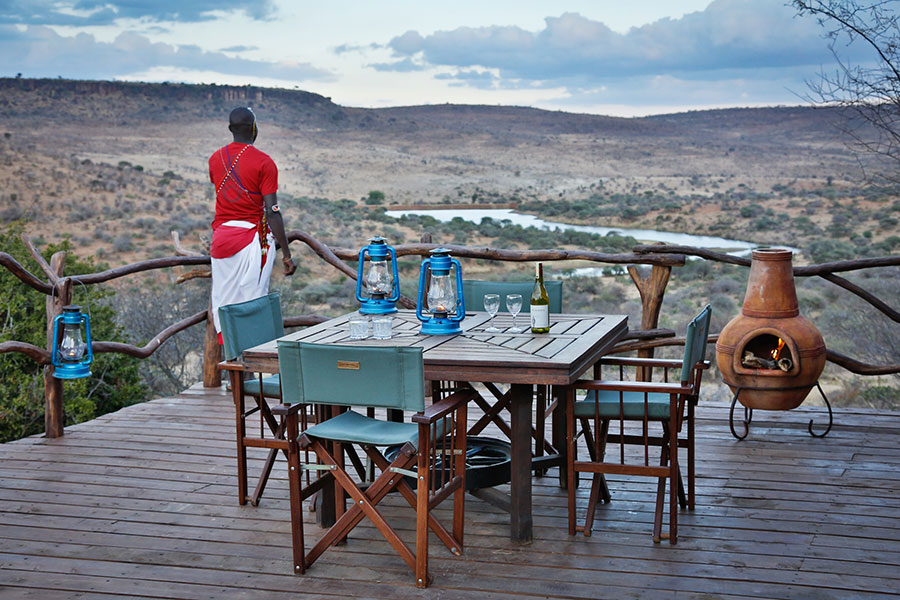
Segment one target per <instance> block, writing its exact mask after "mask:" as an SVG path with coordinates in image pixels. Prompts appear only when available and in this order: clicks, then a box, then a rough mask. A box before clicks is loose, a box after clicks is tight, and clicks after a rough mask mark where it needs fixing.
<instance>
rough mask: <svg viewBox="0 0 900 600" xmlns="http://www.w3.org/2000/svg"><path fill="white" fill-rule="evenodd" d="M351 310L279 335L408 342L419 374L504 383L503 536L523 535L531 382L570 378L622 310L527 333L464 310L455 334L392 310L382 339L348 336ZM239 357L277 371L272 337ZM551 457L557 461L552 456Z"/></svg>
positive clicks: (598, 352) (622, 324)
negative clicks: (506, 469)
mask: <svg viewBox="0 0 900 600" xmlns="http://www.w3.org/2000/svg"><path fill="white" fill-rule="evenodd" d="M356 314H357V313H350V314H346V315H343V316H340V317H337V318H334V319H331V320H330V321H326V322H324V323H320V324H318V325H315V326H312V327H309V328H307V329H303V330H301V331H297V332H294V333H290V334H288V335H286V336H284V337H283V338H280V339H289V340H299V341H304V342H310V343H317V344H349V345H389V346H415V347H420V348H422V349H423V360H424V364H425V378H426V380H429V381H464V382H471V383H481V382H490V383H491V384H509V385H510V390H509V396H510V402H509V412H510V422H509V429H510V436H509V437H510V452H511V457H510V463H511V464H510V494H509V503H508V510H509V513H510V537H511V539H512V540H514V541H517V542H520V543H529V542H531V540H532V490H531V478H532V469H533V465H532V450H531V440H532V405H533V402H534V400H533V398H534V394H533V386H534V385H552V386H566V385H569V384H572V383H574V382H575V381H576V380H577V379H578V378H579V377H580V376H581V375H582V374H583V373H585V372H586V371H587V370H588V369H589V368H590V367H591V366H592V365H593V364H594V363H595V362H596V361H597V359H599V358H600V357H601V356H603V355H604V354H606V353H608V351H609V350H610V348H611V347H612V346H613V345H614V344H615V343H616V342H617V341H618V340H620V339H622V337H623V336H624V335H625V334H626V333H627V331H628V327H627V316H625V315H596V314H594V315H590V314H577V315H576V314H551V315H550V323H551V325H550V332H549V333H546V334H533V333H531V331H530V330H529V329H527V328H526V330H525V331H524V332H521V333H510V332H509V329H510V328H511V327H512V325H513V320H512V316H510V315H509V314H505V313H501V314H499V315H497V316H496V317H495V319H494V321H495V322H494V325H495V326H496V327H497V328H499V329H500V330H501V332H500V333H488V332H486V331H485V329H486V328H487V327H488V326H489V321H490V317H489V315H488V314H487V313H484V312H471V313H468V312H467V313H466V317H465V319H464V320H463V321H462V330H463V331H462V333H459V334H455V335H423V334H421V333H419V329H420V325H421V323H420V322H419V321H418V320H417V318H416V314H415V312H414V311H408V310H401V311H398V312H397V313H394V314H393V315H392V316H393V327H392V330H393V331H392V336H391V338H390V339H385V340H377V339H373V338H372V337H368V338H366V339H361V340H356V339H351V338H350V328H349V323H348V321H349V318H350V317H351V316H353V315H356ZM526 319H527V317H525V318H524V319H523V318H521V317H520V318H519V325H520V326H521V325H524V324H525V323H524V321H525V320H526ZM239 362H240V365H241V368H242V369H244V370H248V371H255V372H264V373H277V372H278V350H277V345H276V341H272V342H269V343H266V344H262V345H260V346H256V347H254V348H250V349H248V350H245V351H244V353H243V355H242V357H241V359H240V361H239ZM232 368H234V363H232ZM376 383H377V382H373V385H374V384H376ZM561 446H562V447H564V444H562V445H561ZM556 464H560V465H564V462H562V460H559V461H557V462H556ZM560 468H564V467H563V466H561V467H560Z"/></svg>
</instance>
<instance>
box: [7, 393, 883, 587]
mask: <svg viewBox="0 0 900 600" xmlns="http://www.w3.org/2000/svg"><path fill="white" fill-rule="evenodd" d="M472 412H476V411H472ZM727 415H728V411H727V406H725V405H722V404H709V403H701V406H700V408H699V409H698V416H699V420H698V480H697V492H698V502H697V510H696V511H694V512H693V513H689V512H686V511H683V512H682V513H681V518H680V520H679V543H678V545H677V546H670V545H669V544H668V543H663V544H660V545H654V544H653V542H652V539H651V536H650V530H651V521H652V510H653V507H652V500H653V497H652V493H651V487H652V486H653V485H654V484H653V483H651V482H650V481H648V480H641V479H634V480H629V479H626V478H615V479H613V480H611V482H610V483H611V484H610V487H611V489H612V493H613V503H612V504H611V505H608V506H604V507H600V509H598V521H599V523H598V524H597V525H596V526H595V532H594V535H593V537H590V538H585V537H583V536H576V537H569V536H568V535H567V533H566V499H565V493H564V492H563V491H562V490H560V489H559V488H558V487H556V485H555V482H556V478H555V477H553V476H552V475H553V474H554V472H551V474H550V475H551V476H547V477H544V478H542V479H536V480H535V488H534V494H535V496H534V514H535V516H534V537H535V541H534V543H533V544H531V545H529V546H518V545H514V544H512V543H511V542H510V541H509V539H508V535H509V521H508V517H507V516H506V515H504V514H503V513H501V512H500V511H499V510H498V509H496V508H494V507H492V506H490V505H488V504H486V503H484V502H482V501H481V500H478V499H476V498H473V497H469V498H468V499H467V503H466V513H467V525H466V552H465V555H464V556H463V557H458V558H457V557H453V556H451V555H450V554H449V553H448V552H446V551H445V549H444V548H443V546H442V545H441V544H439V543H437V542H436V541H435V543H433V544H432V546H431V550H432V552H431V567H432V571H433V574H434V585H433V586H432V587H430V588H429V589H427V590H417V589H416V588H415V587H414V585H413V577H412V573H411V572H410V571H409V570H408V569H407V567H406V565H405V564H403V563H402V561H401V560H400V559H399V558H398V557H397V556H396V555H395V554H394V553H393V551H392V550H391V549H390V548H389V547H388V546H387V544H386V543H385V542H384V541H383V540H381V538H380V535H379V534H378V532H377V531H376V530H375V529H374V528H373V527H372V526H370V525H367V524H365V523H364V524H363V525H361V526H360V527H359V528H357V529H356V530H354V533H353V535H352V536H351V538H350V541H349V543H348V544H346V545H345V546H342V547H340V548H338V549H333V550H331V551H329V552H327V553H326V554H325V555H324V556H323V557H322V558H321V559H320V560H319V561H318V562H317V563H316V564H315V565H313V567H312V568H311V569H310V571H309V572H308V574H307V575H305V576H295V575H293V574H292V573H291V558H290V557H291V550H290V537H289V532H288V527H289V517H288V500H287V486H286V476H285V472H284V463H283V462H280V463H278V464H277V465H276V468H275V472H274V474H273V480H272V481H271V482H270V484H269V489H268V490H267V492H266V495H265V496H264V497H263V500H262V502H261V504H260V506H259V507H255V508H254V507H252V506H249V505H247V506H239V505H238V504H237V501H236V492H235V489H236V484H235V481H236V478H235V461H234V452H235V450H234V441H233V439H234V426H233V408H232V403H231V399H230V396H229V395H228V394H227V393H226V392H225V391H224V389H222V390H217V389H214V390H204V389H203V388H200V387H195V388H192V389H190V390H187V391H186V392H184V393H182V394H181V395H179V396H178V397H174V398H164V399H160V400H155V401H153V402H148V403H145V404H141V405H137V406H133V407H130V408H127V409H124V410H121V411H119V412H117V413H114V414H110V415H106V416H104V417H101V418H99V419H96V420H94V421H90V422H88V423H83V424H81V425H78V426H74V427H70V428H68V429H66V434H65V436H64V437H63V438H60V439H55V440H50V439H44V438H41V437H33V438H28V439H24V440H19V441H17V442H13V443H8V444H4V445H0V501H2V502H0V599H7V598H36V599H42V600H55V599H59V598H81V599H89V600H93V599H104V600H108V599H111V598H126V597H127V598H167V599H190V600H195V599H200V598H210V599H215V600H224V599H230V598H273V599H280V598H285V599H288V598H290V599H292V600H295V599H297V598H302V597H323V598H324V597H355V598H391V599H393V600H401V599H404V598H412V597H415V598H419V597H428V598H479V599H480V600H490V599H494V598H513V597H516V598H522V597H540V598H550V597H553V598H591V599H593V598H663V599H666V598H670V599H674V598H678V599H700V598H809V599H816V600H821V599H827V598H885V597H897V595H898V594H900V569H898V566H900V541H898V540H900V447H898V442H900V413H878V412H873V411H862V410H854V411H849V410H840V411H838V412H837V413H836V415H835V419H836V424H835V426H834V429H833V430H832V432H831V433H830V434H829V436H828V437H827V438H824V439H813V438H811V437H809V435H808V434H807V433H806V423H807V421H808V420H809V418H810V417H811V416H816V417H818V420H819V421H821V418H822V415H821V412H820V411H818V410H815V409H812V410H810V411H807V410H805V409H798V410H794V411H790V412H784V413H771V412H770V413H766V412H761V411H760V412H757V413H756V415H755V419H754V420H755V427H754V429H753V431H752V432H751V434H750V437H749V438H748V439H747V440H745V441H743V442H738V441H736V440H734V439H733V438H732V437H731V434H730V432H729V430H728V424H727ZM252 462H253V463H254V465H258V464H259V461H252ZM585 487H586V486H582V489H580V490H579V494H580V495H581V496H582V502H581V504H582V506H583V504H584V498H583V496H584V494H586V489H584V488H585ZM388 502H389V503H391V504H393V505H395V506H396V507H397V509H396V511H393V510H392V512H393V513H394V514H396V515H398V516H400V518H401V521H400V522H401V527H402V518H403V516H404V515H407V516H408V515H411V514H412V513H411V512H407V511H408V507H405V506H401V503H402V500H401V499H400V498H390V499H388ZM401 511H403V512H401ZM307 519H308V522H309V523H310V524H309V525H308V527H307V535H311V536H315V535H317V532H318V529H317V528H316V527H315V526H314V525H313V524H312V523H313V521H312V515H311V514H310V513H307ZM409 521H410V525H412V522H411V521H412V520H411V519H409ZM393 522H394V523H396V522H397V519H393ZM405 533H406V534H407V535H410V536H411V534H412V531H411V530H409V529H408V528H407V530H406V532H405Z"/></svg>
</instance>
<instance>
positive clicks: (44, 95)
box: [0, 78, 837, 140]
mask: <svg viewBox="0 0 900 600" xmlns="http://www.w3.org/2000/svg"><path fill="white" fill-rule="evenodd" d="M238 105H249V106H253V107H254V109H255V110H256V111H257V112H258V113H259V114H260V116H261V118H264V119H265V121H268V122H270V123H273V124H276V125H278V126H282V127H289V128H299V129H303V130H313V131H315V130H325V131H347V130H377V131H394V132H409V131H411V130H421V129H427V130H446V131H454V132H460V133H473V134H475V133H486V134H492V135H503V134H530V135H533V134H542V135H552V134H576V135H585V134H593V135H600V134H604V135H621V136H665V137H681V136H687V137H694V136H697V135H698V134H699V135H711V134H713V133H718V134H720V135H725V136H727V135H728V130H730V129H731V130H734V131H735V132H740V133H742V134H746V133H747V132H754V133H755V134H757V135H766V136H770V139H776V138H777V139H780V138H783V137H784V136H790V135H792V134H795V133H797V132H805V133H807V134H816V135H817V136H818V137H820V138H822V139H829V140H830V139H833V131H832V127H833V125H834V121H835V118H836V117H837V115H836V114H835V113H836V110H834V109H814V108H810V107H772V108H738V109H719V110H704V111H692V112H684V113H678V114H671V115H661V116H651V117H642V118H620V117H609V116H602V115H591V114H579V113H568V112H562V111H548V110H542V109H537V108H528V107H508V106H486V105H454V104H439V105H429V106H407V107H395V108H382V109H365V108H351V107H344V106H340V105H337V104H335V103H334V102H332V101H331V99H330V98H326V97H324V96H321V95H319V94H315V93H311V92H306V91H301V90H287V89H278V88H263V87H257V86H250V85H248V86H225V85H215V84H212V85H202V84H201V85H193V84H172V83H132V82H119V81H80V80H67V79H21V78H20V79H12V78H0V115H2V118H3V119H22V120H25V121H33V120H40V121H42V122H50V123H65V122H71V120H82V121H85V120H101V119H110V121H109V123H110V124H111V125H119V126H127V125H129V124H141V125H146V124H149V123H171V122H182V123H183V122H195V121H197V120H207V119H209V120H221V119H222V116H223V115H226V116H227V113H228V111H230V110H231V109H232V108H233V107H235V106H238Z"/></svg>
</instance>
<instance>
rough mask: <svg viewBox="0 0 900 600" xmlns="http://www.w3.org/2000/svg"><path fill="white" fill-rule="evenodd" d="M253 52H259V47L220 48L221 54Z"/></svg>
mask: <svg viewBox="0 0 900 600" xmlns="http://www.w3.org/2000/svg"><path fill="white" fill-rule="evenodd" d="M251 50H259V46H243V45H240V44H239V45H237V46H228V47H227V48H220V49H219V51H220V52H250V51H251Z"/></svg>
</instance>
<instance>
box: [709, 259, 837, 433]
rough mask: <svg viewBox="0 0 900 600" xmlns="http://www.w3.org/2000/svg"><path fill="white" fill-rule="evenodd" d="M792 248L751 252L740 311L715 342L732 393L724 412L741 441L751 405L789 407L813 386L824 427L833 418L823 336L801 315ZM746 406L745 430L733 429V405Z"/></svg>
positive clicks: (717, 354)
mask: <svg viewBox="0 0 900 600" xmlns="http://www.w3.org/2000/svg"><path fill="white" fill-rule="evenodd" d="M791 258H792V253H791V251H790V250H782V249H777V248H763V249H760V250H754V251H753V261H752V263H751V264H750V277H749V280H748V282H747V293H746V295H745V296H744V305H743V306H742V307H741V314H739V315H738V316H737V317H735V318H734V319H732V320H731V321H730V322H729V323H728V325H726V326H725V328H724V329H722V333H720V334H719V341H718V342H716V364H717V365H718V367H719V371H720V372H721V373H722V379H723V380H724V381H725V383H727V384H728V386H729V387H730V388H731V391H732V392H734V398H733V399H732V401H731V410H730V412H729V415H728V421H729V426H730V427H731V433H732V435H734V437H736V438H737V439H739V440H742V439H744V438H745V437H747V435H748V434H749V433H750V422H751V421H752V419H753V409H755V408H758V409H763V410H790V409H792V408H796V407H798V406H800V404H801V403H802V402H803V400H804V399H805V398H806V396H807V395H808V394H809V392H810V390H812V388H813V386H815V387H817V388H818V389H819V393H820V394H822V398H824V399H825V406H826V407H827V408H828V427H827V428H826V429H825V431H824V432H822V433H815V432H814V431H813V422H812V420H810V422H809V433H810V435H812V436H814V437H825V436H826V435H828V432H829V431H831V425H832V423H833V420H834V417H833V413H832V410H831V404H830V403H829V402H828V398H827V397H826V396H825V392H824V391H822V386H820V385H819V376H820V375H821V374H822V370H823V369H824V368H825V340H824V339H822V334H821V333H819V330H818V329H816V327H815V325H813V324H812V323H810V322H809V321H808V320H806V319H805V318H804V317H802V316H800V309H799V304H798V302H797V290H796V288H795V287H794V272H793V267H792V266H791ZM738 401H740V403H741V404H742V405H743V406H744V434H743V435H738V433H737V431H736V430H735V428H734V407H735V405H736V404H737V402H738Z"/></svg>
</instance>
